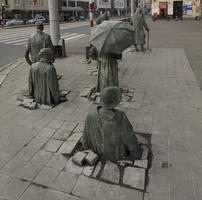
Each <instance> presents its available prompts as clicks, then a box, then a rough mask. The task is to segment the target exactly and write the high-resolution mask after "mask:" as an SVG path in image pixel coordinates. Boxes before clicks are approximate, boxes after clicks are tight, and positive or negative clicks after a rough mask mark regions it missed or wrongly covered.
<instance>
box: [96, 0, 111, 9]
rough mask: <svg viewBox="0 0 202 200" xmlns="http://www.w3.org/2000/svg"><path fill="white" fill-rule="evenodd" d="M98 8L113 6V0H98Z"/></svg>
mask: <svg viewBox="0 0 202 200" xmlns="http://www.w3.org/2000/svg"><path fill="white" fill-rule="evenodd" d="M97 8H98V9H99V8H111V0H97Z"/></svg>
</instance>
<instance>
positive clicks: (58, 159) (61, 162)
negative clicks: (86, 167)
mask: <svg viewBox="0 0 202 200" xmlns="http://www.w3.org/2000/svg"><path fill="white" fill-rule="evenodd" d="M67 161H68V159H67V158H66V157H64V156H63V155H61V154H58V153H56V154H54V155H53V156H52V158H51V159H50V160H49V162H48V163H47V165H46V166H47V167H50V168H54V169H58V170H63V169H64V167H65V165H66V163H67Z"/></svg>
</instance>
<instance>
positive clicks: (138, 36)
mask: <svg viewBox="0 0 202 200" xmlns="http://www.w3.org/2000/svg"><path fill="white" fill-rule="evenodd" d="M132 23H133V28H134V32H135V33H134V34H135V41H134V45H135V49H136V51H139V49H138V45H140V47H141V51H142V52H144V51H145V49H144V44H145V32H144V29H145V30H146V31H148V32H149V30H150V29H149V28H148V26H147V23H146V21H145V18H144V14H143V13H142V9H141V8H137V10H136V12H135V14H134V16H133V17H132Z"/></svg>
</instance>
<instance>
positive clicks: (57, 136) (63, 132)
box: [52, 129, 71, 141]
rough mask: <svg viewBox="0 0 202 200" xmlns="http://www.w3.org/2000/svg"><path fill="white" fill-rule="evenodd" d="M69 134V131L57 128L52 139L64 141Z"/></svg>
mask: <svg viewBox="0 0 202 200" xmlns="http://www.w3.org/2000/svg"><path fill="white" fill-rule="evenodd" d="M70 135H71V131H67V130H64V129H59V130H58V131H57V132H56V133H55V134H54V136H53V137H52V138H53V139H56V140H62V141H65V140H66V139H67V138H68V137H69V136H70Z"/></svg>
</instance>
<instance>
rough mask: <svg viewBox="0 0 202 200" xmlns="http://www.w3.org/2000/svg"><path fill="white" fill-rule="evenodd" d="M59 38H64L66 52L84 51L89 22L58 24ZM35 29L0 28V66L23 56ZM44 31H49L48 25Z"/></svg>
mask: <svg viewBox="0 0 202 200" xmlns="http://www.w3.org/2000/svg"><path fill="white" fill-rule="evenodd" d="M60 30H61V38H63V39H65V42H66V44H67V45H66V47H67V54H71V53H84V50H85V48H84V47H85V46H86V45H87V40H86V39H84V38H86V37H87V35H89V32H90V29H89V23H88V22H79V23H67V24H61V25H60ZM35 31H36V28H35V27H33V26H32V27H24V28H13V29H0V68H2V67H3V66H5V65H7V64H8V63H9V62H11V61H13V60H15V59H16V58H20V57H23V56H24V53H25V50H26V45H27V41H28V38H29V37H30V35H31V34H32V33H34V32H35ZM44 31H45V32H46V33H49V25H46V26H45V29H44Z"/></svg>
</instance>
